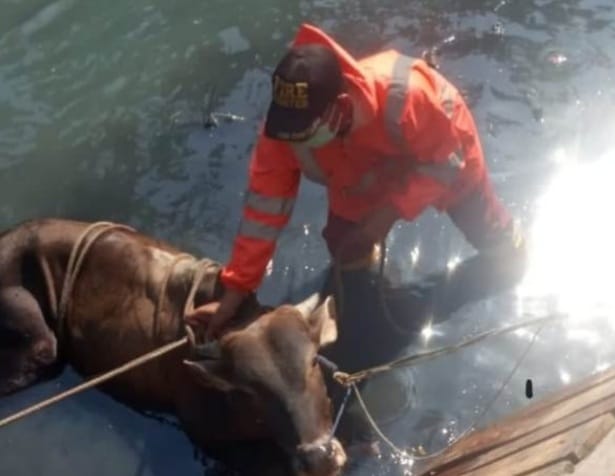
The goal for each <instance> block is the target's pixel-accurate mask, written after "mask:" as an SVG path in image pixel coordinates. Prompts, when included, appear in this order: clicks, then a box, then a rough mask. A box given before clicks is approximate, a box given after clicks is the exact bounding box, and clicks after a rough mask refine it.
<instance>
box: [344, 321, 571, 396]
mask: <svg viewBox="0 0 615 476" xmlns="http://www.w3.org/2000/svg"><path fill="white" fill-rule="evenodd" d="M562 317H563V314H554V315H550V316H546V317H540V318H537V319H531V320H526V321H523V322H519V323H517V324H514V325H512V326H508V327H504V328H501V329H492V330H489V331H485V332H482V333H480V334H477V335H476V336H474V337H471V338H470V339H466V340H464V341H462V342H460V343H459V344H455V345H451V346H446V347H440V348H438V349H434V350H429V351H426V352H419V353H418V354H413V355H408V356H404V357H400V358H399V359H395V360H392V361H390V362H387V363H386V364H382V365H376V366H374V367H369V368H367V369H363V370H359V371H357V372H354V373H346V372H341V371H337V372H335V374H334V378H335V379H336V380H337V381H338V382H339V383H340V384H342V385H344V386H347V385H351V384H353V383H358V382H360V381H362V380H364V379H367V378H370V377H372V376H374V375H376V374H380V373H383V372H388V371H389V370H394V369H397V368H403V367H413V366H416V365H418V364H420V363H423V362H427V361H429V360H433V359H435V358H437V357H441V356H443V355H447V354H452V353H453V352H456V351H458V350H460V349H463V348H465V347H468V346H470V345H473V344H476V343H477V342H480V341H482V340H484V339H487V338H488V337H494V336H499V335H503V334H507V333H510V332H514V331H516V330H519V329H522V328H525V327H531V326H534V325H538V324H543V325H544V324H546V323H548V322H550V321H555V320H559V319H562Z"/></svg>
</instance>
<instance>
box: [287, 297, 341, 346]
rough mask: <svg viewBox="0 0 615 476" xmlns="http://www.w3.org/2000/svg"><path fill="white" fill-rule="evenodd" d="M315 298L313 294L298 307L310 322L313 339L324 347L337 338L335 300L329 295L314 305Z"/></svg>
mask: <svg viewBox="0 0 615 476" xmlns="http://www.w3.org/2000/svg"><path fill="white" fill-rule="evenodd" d="M315 299H316V298H315V297H314V296H311V297H310V298H308V300H306V301H305V302H304V303H301V304H299V305H297V306H296V307H297V309H298V310H299V311H300V312H301V315H302V316H303V318H304V319H305V320H306V322H307V324H308V327H309V329H310V335H311V337H312V340H313V341H314V342H315V343H316V344H317V345H318V346H319V347H323V346H326V345H328V344H331V343H333V342H335V341H336V340H337V320H336V313H335V300H334V299H333V297H332V296H327V297H326V298H325V300H324V301H322V302H320V303H319V304H317V305H314V304H315Z"/></svg>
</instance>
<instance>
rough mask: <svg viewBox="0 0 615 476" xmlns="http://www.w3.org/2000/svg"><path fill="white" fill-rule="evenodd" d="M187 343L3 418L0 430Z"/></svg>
mask: <svg viewBox="0 0 615 476" xmlns="http://www.w3.org/2000/svg"><path fill="white" fill-rule="evenodd" d="M187 342H188V337H182V338H181V339H179V340H177V341H175V342H171V343H170V344H167V345H164V346H162V347H160V348H158V349H155V350H153V351H151V352H148V353H147V354H145V355H142V356H141V357H138V358H136V359H134V360H131V361H130V362H127V363H126V364H124V365H122V366H120V367H117V368H115V369H113V370H111V371H109V372H106V373H104V374H102V375H100V376H98V377H95V378H93V379H90V380H88V381H86V382H84V383H82V384H80V385H77V386H76V387H73V388H71V389H69V390H66V391H65V392H62V393H59V394H57V395H55V396H53V397H51V398H48V399H46V400H44V401H42V402H40V403H37V404H36V405H32V406H31V407H28V408H26V409H24V410H22V411H20V412H17V413H15V414H13V415H11V416H9V417H7V418H4V419H3V420H0V428H2V427H3V426H6V425H8V424H10V423H13V422H15V421H17V420H20V419H22V418H24V417H26V416H28V415H31V414H32V413H35V412H37V411H39V410H42V409H43V408H47V407H49V406H51V405H53V404H54V403H58V402H60V401H62V400H65V399H67V398H68V397H72V396H73V395H76V394H78V393H81V392H83V391H85V390H88V389H90V388H92V387H95V386H97V385H100V384H101V383H103V382H106V381H108V380H111V379H112V378H114V377H117V376H118V375H121V374H123V373H126V372H128V371H129V370H132V369H134V368H135V367H139V366H140V365H143V364H145V363H147V362H150V361H152V360H154V359H157V358H158V357H161V356H163V355H165V354H168V353H169V352H171V351H173V350H175V349H179V348H180V347H182V346H184V345H185V344H186V343H187Z"/></svg>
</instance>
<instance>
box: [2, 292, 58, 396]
mask: <svg viewBox="0 0 615 476" xmlns="http://www.w3.org/2000/svg"><path fill="white" fill-rule="evenodd" d="M56 361H57V342H56V338H55V336H54V335H53V333H52V331H51V329H49V327H48V326H47V324H46V322H45V318H44V317H43V313H42V311H41V308H40V306H39V304H38V302H37V301H36V299H34V297H33V296H32V294H31V293H30V292H29V291H27V290H26V289H24V288H22V287H17V286H14V287H7V288H4V289H1V290H0V362H1V365H0V395H6V394H8V393H13V392H15V391H17V390H20V389H22V388H25V387H28V386H30V385H32V384H33V383H36V382H37V381H38V380H40V379H42V378H43V377H46V376H48V375H49V374H50V373H51V372H50V371H51V370H52V369H54V368H55V367H56V366H55V365H54V364H55V363H56Z"/></svg>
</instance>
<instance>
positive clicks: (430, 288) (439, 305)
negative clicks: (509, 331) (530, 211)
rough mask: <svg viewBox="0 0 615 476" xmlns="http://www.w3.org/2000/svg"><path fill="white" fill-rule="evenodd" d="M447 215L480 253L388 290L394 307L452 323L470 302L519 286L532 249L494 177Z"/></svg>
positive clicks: (457, 204)
mask: <svg viewBox="0 0 615 476" xmlns="http://www.w3.org/2000/svg"><path fill="white" fill-rule="evenodd" d="M447 213H448V215H449V217H450V218H451V220H452V221H453V223H455V225H456V226H457V228H459V229H460V230H461V232H462V233H463V234H464V236H465V237H466V239H467V240H468V242H469V243H470V244H472V246H473V247H474V248H475V249H476V250H477V253H476V254H475V255H473V256H470V257H469V258H467V259H465V260H464V261H462V262H461V263H459V264H458V265H457V266H455V268H453V269H452V270H448V269H447V270H444V271H440V272H436V273H433V274H431V275H429V276H426V277H425V278H423V279H421V280H420V281H419V282H416V283H411V284H409V285H407V286H403V287H401V288H399V289H391V290H388V291H387V299H388V302H389V303H390V304H391V305H392V306H395V305H396V306H398V308H401V309H407V310H408V313H409V316H408V318H411V319H417V318H418V319H419V320H421V321H422V320H424V319H426V318H427V317H429V318H431V319H432V322H434V323H437V322H439V321H443V320H446V319H447V318H448V316H450V314H452V313H453V312H455V311H456V310H458V309H459V308H461V307H462V306H464V305H465V304H468V303H471V302H476V301H479V300H482V299H485V298H488V297H490V296H493V295H496V294H498V293H500V292H503V291H505V290H507V289H510V288H512V287H514V286H515V285H516V284H517V283H518V282H519V280H520V279H521V277H522V276H523V274H524V272H525V266H526V248H525V243H524V240H523V237H522V235H521V233H520V230H518V229H517V228H516V227H515V224H514V222H513V220H512V219H511V217H510V215H509V213H508V211H507V210H506V208H505V207H504V205H503V204H502V203H501V202H500V200H499V199H498V198H497V196H496V195H495V192H494V190H493V188H492V185H491V182H490V181H489V179H488V177H487V176H486V174H485V176H484V179H483V180H482V181H481V182H479V183H478V184H477V185H476V186H475V187H474V188H473V189H472V190H471V191H470V192H469V193H467V194H466V195H464V196H463V197H462V198H461V199H460V200H459V201H458V202H457V203H455V204H454V205H452V206H451V207H450V208H449V209H448V210H447Z"/></svg>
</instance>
